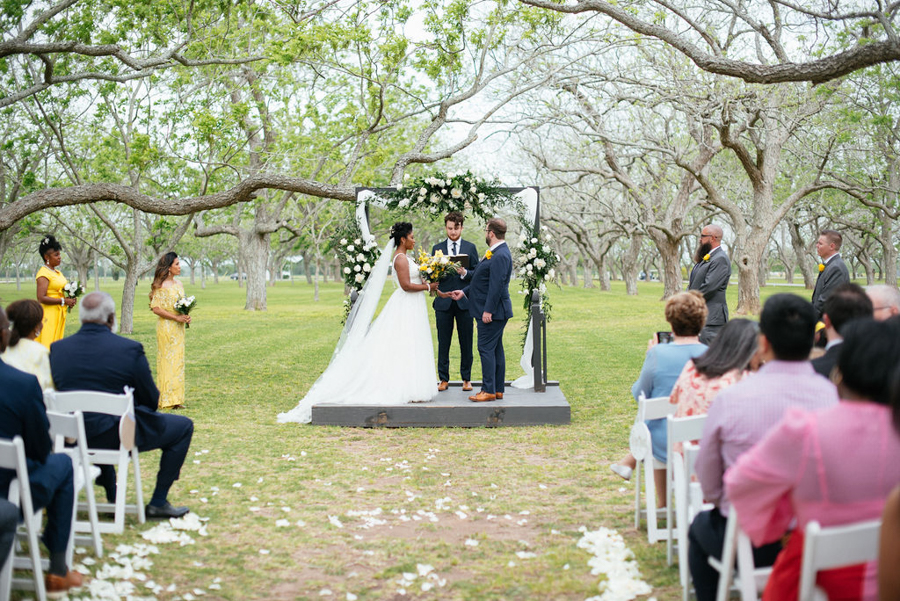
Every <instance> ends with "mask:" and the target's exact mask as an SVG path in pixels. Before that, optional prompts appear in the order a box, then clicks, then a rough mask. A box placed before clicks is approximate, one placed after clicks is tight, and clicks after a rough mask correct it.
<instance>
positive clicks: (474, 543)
mask: <svg viewBox="0 0 900 601" xmlns="http://www.w3.org/2000/svg"><path fill="white" fill-rule="evenodd" d="M465 544H466V546H467V547H477V546H478V541H477V540H475V539H474V538H467V539H466V543H465Z"/></svg>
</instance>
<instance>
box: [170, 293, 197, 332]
mask: <svg viewBox="0 0 900 601" xmlns="http://www.w3.org/2000/svg"><path fill="white" fill-rule="evenodd" d="M196 306H197V299H196V298H195V297H194V296H182V297H181V298H179V299H178V300H177V301H175V310H176V311H178V312H179V313H180V314H182V315H190V314H191V311H193V309H194V307H196ZM184 327H186V328H189V327H191V324H189V323H186V324H184Z"/></svg>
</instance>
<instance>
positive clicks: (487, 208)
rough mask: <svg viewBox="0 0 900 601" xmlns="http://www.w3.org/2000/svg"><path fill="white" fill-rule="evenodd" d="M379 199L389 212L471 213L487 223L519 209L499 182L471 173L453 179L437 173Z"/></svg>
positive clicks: (408, 181)
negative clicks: (505, 211)
mask: <svg viewBox="0 0 900 601" xmlns="http://www.w3.org/2000/svg"><path fill="white" fill-rule="evenodd" d="M378 196H379V197H380V198H382V199H383V200H384V201H385V205H386V206H387V208H388V209H402V210H406V211H419V212H424V213H430V214H431V215H446V214H447V213H449V212H451V211H458V212H460V213H463V214H465V213H467V212H471V213H474V214H475V215H477V216H478V217H480V218H482V219H484V220H485V221H487V220H488V219H490V218H491V217H493V216H495V215H496V214H497V212H498V211H499V209H500V208H502V207H507V208H508V207H509V206H510V205H513V206H516V205H517V202H518V201H517V200H516V198H515V197H514V196H513V195H512V194H510V193H509V192H508V191H507V190H505V189H504V188H503V187H502V186H501V185H500V182H498V181H496V180H495V181H490V182H489V181H487V180H483V179H480V178H478V177H476V176H475V175H473V174H472V172H471V171H466V172H465V173H462V174H458V173H457V174H450V175H446V174H444V173H441V172H439V171H438V172H435V173H434V174H433V175H430V176H428V177H420V178H416V179H411V178H409V179H407V180H405V181H404V183H403V185H402V186H397V188H396V189H394V190H390V191H379V192H378Z"/></svg>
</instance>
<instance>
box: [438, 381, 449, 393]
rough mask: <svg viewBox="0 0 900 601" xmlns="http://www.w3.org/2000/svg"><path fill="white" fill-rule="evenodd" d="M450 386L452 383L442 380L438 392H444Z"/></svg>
mask: <svg viewBox="0 0 900 601" xmlns="http://www.w3.org/2000/svg"><path fill="white" fill-rule="evenodd" d="M449 386H450V383H449V382H447V381H446V380H441V383H440V384H438V392H444V391H445V390H447V388H448V387H449Z"/></svg>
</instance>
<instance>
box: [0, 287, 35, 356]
mask: <svg viewBox="0 0 900 601" xmlns="http://www.w3.org/2000/svg"><path fill="white" fill-rule="evenodd" d="M6 315H7V317H8V318H9V321H10V336H9V348H12V347H14V346H16V345H17V344H18V343H19V340H21V339H23V338H28V337H29V336H31V333H32V332H34V329H35V328H36V327H38V324H39V323H41V320H43V319H44V308H43V307H41V303H39V302H37V301H36V300H34V299H30V298H28V299H24V300H17V301H14V302H12V303H10V304H9V306H8V307H7V308H6Z"/></svg>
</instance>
